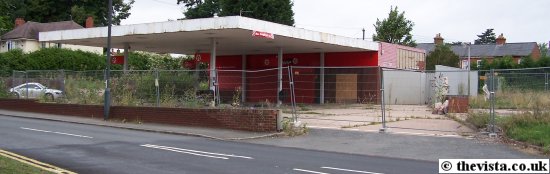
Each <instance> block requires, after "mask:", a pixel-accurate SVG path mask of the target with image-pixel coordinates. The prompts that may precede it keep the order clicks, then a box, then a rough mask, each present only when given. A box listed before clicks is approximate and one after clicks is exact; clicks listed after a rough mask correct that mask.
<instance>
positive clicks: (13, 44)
mask: <svg viewBox="0 0 550 174" xmlns="http://www.w3.org/2000/svg"><path fill="white" fill-rule="evenodd" d="M6 45H8V51H9V50H13V49H15V47H16V44H15V42H14V41H11V40H8V41H7V42H6Z"/></svg>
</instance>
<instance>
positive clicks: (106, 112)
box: [103, 0, 113, 120]
mask: <svg viewBox="0 0 550 174" xmlns="http://www.w3.org/2000/svg"><path fill="white" fill-rule="evenodd" d="M108 11H109V12H108V15H107V19H108V20H107V22H108V26H107V59H106V61H105V65H106V71H105V94H104V95H105V99H104V106H103V119H105V120H107V119H109V109H110V107H111V88H110V78H111V27H112V22H113V19H112V18H113V0H109V5H108Z"/></svg>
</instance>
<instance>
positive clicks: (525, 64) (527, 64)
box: [519, 55, 537, 68]
mask: <svg viewBox="0 0 550 174" xmlns="http://www.w3.org/2000/svg"><path fill="white" fill-rule="evenodd" d="M536 66H537V63H536V62H535V61H533V58H531V55H529V56H527V57H523V58H521V62H520V64H519V67H521V68H534V67H536Z"/></svg>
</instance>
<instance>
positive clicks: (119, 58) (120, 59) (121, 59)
mask: <svg viewBox="0 0 550 174" xmlns="http://www.w3.org/2000/svg"><path fill="white" fill-rule="evenodd" d="M111 64H120V65H123V64H124V56H111Z"/></svg>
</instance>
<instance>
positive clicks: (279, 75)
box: [277, 48, 283, 107]
mask: <svg viewBox="0 0 550 174" xmlns="http://www.w3.org/2000/svg"><path fill="white" fill-rule="evenodd" d="M281 91H283V48H279V54H278V55H277V107H279V106H281V104H282V103H283V101H282V100H281V96H280V95H279V94H280V93H281Z"/></svg>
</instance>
